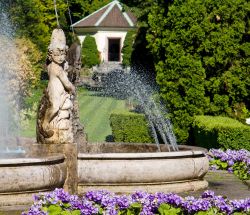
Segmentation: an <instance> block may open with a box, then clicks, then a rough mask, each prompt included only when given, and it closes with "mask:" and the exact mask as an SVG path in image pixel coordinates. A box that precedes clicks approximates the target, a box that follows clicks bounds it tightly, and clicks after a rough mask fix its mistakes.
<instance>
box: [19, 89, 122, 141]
mask: <svg viewBox="0 0 250 215" xmlns="http://www.w3.org/2000/svg"><path fill="white" fill-rule="evenodd" d="M38 100H40V98H38ZM78 101H79V108H80V121H81V123H82V125H83V126H84V129H85V133H87V136H88V140H89V142H100V141H102V142H103V141H105V140H106V137H107V136H109V135H111V134H112V132H111V128H110V125H109V117H110V113H111V112H112V111H113V110H124V109H126V107H125V101H124V100H117V99H115V98H111V97H103V96H98V95H97V93H95V92H92V91H88V90H86V89H83V88H81V89H79V90H78ZM35 132H36V120H35V119H31V120H29V122H28V126H27V127H26V128H25V129H24V130H22V131H21V135H22V136H25V137H35Z"/></svg>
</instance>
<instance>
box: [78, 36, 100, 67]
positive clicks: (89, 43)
mask: <svg viewBox="0 0 250 215" xmlns="http://www.w3.org/2000/svg"><path fill="white" fill-rule="evenodd" d="M82 63H83V65H84V66H86V67H89V68H90V67H92V66H95V65H97V64H99V63H100V58H99V53H98V50H97V45H96V41H95V38H94V37H91V36H89V35H87V36H86V37H85V39H84V41H83V43H82Z"/></svg>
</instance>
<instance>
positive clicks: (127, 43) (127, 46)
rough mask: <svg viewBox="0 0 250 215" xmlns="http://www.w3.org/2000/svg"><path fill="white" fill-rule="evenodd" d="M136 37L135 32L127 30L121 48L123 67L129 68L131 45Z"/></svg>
mask: <svg viewBox="0 0 250 215" xmlns="http://www.w3.org/2000/svg"><path fill="white" fill-rule="evenodd" d="M135 37H136V30H129V31H128V32H127V35H126V37H125V40H124V44H123V47H122V54H123V55H122V64H123V65H124V66H131V63H132V61H131V60H132V59H131V56H132V52H133V44H134V41H135Z"/></svg>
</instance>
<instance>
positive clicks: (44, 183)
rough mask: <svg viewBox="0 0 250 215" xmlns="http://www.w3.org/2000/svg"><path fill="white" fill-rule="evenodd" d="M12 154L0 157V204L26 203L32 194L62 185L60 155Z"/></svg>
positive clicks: (61, 161) (64, 173)
mask: <svg viewBox="0 0 250 215" xmlns="http://www.w3.org/2000/svg"><path fill="white" fill-rule="evenodd" d="M13 156H14V155H13V154H10V155H9V156H8V155H7V154H5V157H4V158H1V159H0V184H1V186H0V206H6V205H19V204H26V203H30V202H32V195H33V194H35V193H38V192H43V191H51V190H54V189H55V188H56V187H62V186H63V184H64V182H65V179H66V166H65V163H64V155H61V154H56V155H46V156H42V155H40V156H28V155H27V157H26V156H25V155H24V154H19V155H15V156H16V157H17V158H13Z"/></svg>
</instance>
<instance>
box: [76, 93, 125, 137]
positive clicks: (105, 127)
mask: <svg viewBox="0 0 250 215" xmlns="http://www.w3.org/2000/svg"><path fill="white" fill-rule="evenodd" d="M78 100H79V107H80V121H81V123H82V124H83V125H84V128H85V132H86V133H87V135H88V140H89V141H90V142H99V141H105V139H106V137H107V136H109V135H111V134H112V132H111V128H110V125H109V117H110V114H111V112H112V111H113V110H125V109H126V108H125V101H124V100H117V99H114V98H111V97H102V96H97V95H96V94H95V93H93V92H90V91H87V90H80V91H79V92H78Z"/></svg>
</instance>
